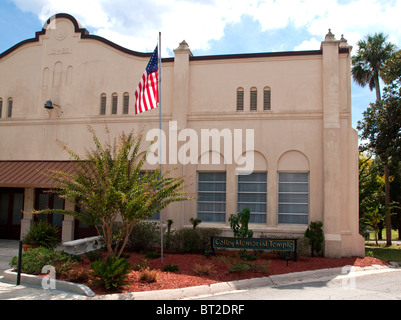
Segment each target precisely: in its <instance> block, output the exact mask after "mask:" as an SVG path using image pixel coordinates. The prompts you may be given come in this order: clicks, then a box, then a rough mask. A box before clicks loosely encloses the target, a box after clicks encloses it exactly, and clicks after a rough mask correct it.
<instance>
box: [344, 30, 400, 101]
mask: <svg viewBox="0 0 401 320" xmlns="http://www.w3.org/2000/svg"><path fill="white" fill-rule="evenodd" d="M387 38H388V37H387V36H385V35H383V33H375V34H374V35H373V36H372V35H368V36H367V37H366V38H365V39H364V40H360V41H358V50H357V54H356V55H355V56H353V57H352V70H351V72H352V77H353V79H354V80H355V82H356V83H358V84H359V85H360V86H362V87H365V86H366V85H367V84H368V85H369V89H370V90H371V91H372V90H373V89H376V100H377V101H380V100H381V91H380V82H379V79H380V77H381V73H380V72H381V68H382V67H383V65H384V63H385V62H386V60H387V59H388V58H389V57H390V56H391V54H392V53H393V52H394V50H395V46H394V44H392V43H389V42H386V41H387Z"/></svg>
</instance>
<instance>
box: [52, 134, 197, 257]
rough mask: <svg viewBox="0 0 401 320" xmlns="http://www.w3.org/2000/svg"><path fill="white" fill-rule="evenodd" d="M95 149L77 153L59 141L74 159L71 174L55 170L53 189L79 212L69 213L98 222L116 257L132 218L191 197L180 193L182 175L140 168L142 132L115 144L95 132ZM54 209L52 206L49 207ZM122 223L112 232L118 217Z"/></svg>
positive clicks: (91, 221)
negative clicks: (55, 184)
mask: <svg viewBox="0 0 401 320" xmlns="http://www.w3.org/2000/svg"><path fill="white" fill-rule="evenodd" d="M89 131H90V132H91V133H92V136H93V141H94V143H95V148H94V149H91V150H89V151H87V152H86V154H85V156H84V157H81V156H79V155H78V154H77V153H75V152H74V151H73V150H71V149H70V148H69V147H68V146H67V145H66V144H64V143H62V142H59V143H60V145H61V146H62V147H63V149H64V150H65V151H67V152H68V153H69V155H70V156H71V157H72V158H73V159H74V160H75V161H76V164H75V169H74V172H73V173H67V172H62V171H53V172H52V174H51V177H52V178H53V179H54V180H55V181H56V182H57V187H56V188H55V190H54V192H56V193H58V194H59V195H60V197H62V198H64V199H68V200H69V201H71V202H73V203H75V204H76V205H77V206H78V207H79V208H81V209H82V210H81V211H80V212H66V211H60V210H58V212H57V213H64V214H72V215H73V216H74V217H75V218H77V219H78V220H81V221H83V222H84V223H86V224H88V225H94V226H96V228H97V230H98V232H99V234H101V235H102V236H103V240H104V242H105V244H106V248H107V252H108V256H109V257H112V256H114V257H116V258H117V259H118V258H119V257H120V255H121V253H122V252H123V249H124V247H125V245H126V243H127V240H128V237H129V235H130V233H131V231H132V229H133V227H134V225H135V223H136V222H138V221H141V220H145V219H147V218H149V217H151V216H152V215H153V214H155V213H156V212H159V211H160V210H162V209H164V208H165V207H167V206H168V205H169V204H170V203H172V202H177V201H184V200H187V199H189V198H188V197H187V194H186V192H184V191H183V183H184V179H183V178H181V177H178V178H177V177H168V173H163V174H162V173H161V172H160V171H159V170H156V171H154V172H143V170H142V167H143V164H144V163H145V161H146V153H145V155H144V156H142V157H139V159H137V158H138V154H139V150H140V147H141V142H142V136H141V135H134V134H133V133H132V132H131V133H130V134H129V135H126V134H124V133H122V134H121V135H120V136H119V137H118V138H117V139H114V142H113V144H112V145H111V144H109V143H108V144H105V145H104V146H103V145H102V144H101V143H100V141H99V139H98V137H97V136H96V134H95V132H94V130H93V129H92V128H91V127H89ZM53 211H54V210H53ZM117 220H118V221H119V222H120V223H121V225H122V228H121V232H119V234H117V235H116V234H113V225H114V224H115V222H116V221H117Z"/></svg>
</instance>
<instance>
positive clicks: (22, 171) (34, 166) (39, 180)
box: [0, 161, 74, 188]
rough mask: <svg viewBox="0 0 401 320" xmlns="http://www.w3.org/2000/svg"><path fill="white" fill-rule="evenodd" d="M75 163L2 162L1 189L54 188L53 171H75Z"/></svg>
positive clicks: (0, 165) (0, 169) (0, 173)
mask: <svg viewBox="0 0 401 320" xmlns="http://www.w3.org/2000/svg"><path fill="white" fill-rule="evenodd" d="M73 164H74V161H0V187H7V188H52V187H54V186H55V182H54V181H53V180H52V179H51V178H50V177H49V176H48V174H49V173H50V171H51V170H58V171H64V172H71V173H72V171H73Z"/></svg>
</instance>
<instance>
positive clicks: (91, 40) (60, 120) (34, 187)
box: [0, 14, 364, 257]
mask: <svg viewBox="0 0 401 320" xmlns="http://www.w3.org/2000/svg"><path fill="white" fill-rule="evenodd" d="M350 55H351V47H349V46H348V44H347V42H346V41H345V40H344V39H341V40H336V38H335V37H334V35H332V34H331V32H329V33H328V34H327V36H326V39H325V41H323V42H322V44H321V48H317V50H316V51H302V52H275V53H258V54H238V55H218V56H193V55H192V53H191V51H190V49H189V46H188V45H187V44H186V42H182V43H181V44H180V45H179V46H178V48H177V49H176V50H175V51H174V57H172V58H163V59H162V123H163V124H162V127H163V132H165V134H166V139H165V140H166V141H165V146H166V153H165V154H164V155H163V156H164V157H165V158H166V161H165V164H164V165H163V170H165V169H167V168H176V167H177V168H178V171H177V172H178V173H179V174H181V175H184V176H186V177H188V178H187V181H188V186H187V190H188V191H189V192H191V193H193V194H194V195H196V199H194V200H190V201H187V202H183V203H179V204H174V205H171V206H170V207H168V208H167V209H165V210H164V211H163V220H164V222H165V221H166V220H167V219H172V220H173V221H174V225H173V226H174V227H175V228H180V227H184V226H188V225H190V222H189V219H190V218H191V217H198V218H200V219H201V220H202V223H201V225H200V227H210V226H212V227H219V228H222V229H223V230H224V233H225V234H226V235H231V229H230V226H229V223H228V218H229V216H230V214H233V213H236V212H238V210H240V209H241V208H244V207H249V208H250V209H251V214H252V215H251V224H250V228H251V229H252V230H253V231H254V233H255V235H256V236H259V235H261V234H264V235H300V236H301V235H303V233H304V231H305V230H306V228H307V225H308V224H309V223H310V222H311V221H323V223H324V232H325V246H324V252H325V255H326V256H329V257H339V256H363V255H364V243H363V239H362V237H361V236H360V235H359V227H358V225H359V224H358V136H357V132H356V131H355V130H354V129H353V128H352V126H351V73H350ZM149 58H150V54H143V53H138V52H134V51H131V50H128V49H125V48H122V47H120V46H118V45H116V44H114V43H112V42H110V41H108V40H106V39H103V38H100V37H98V36H94V35H90V34H89V33H88V32H87V31H86V30H85V29H83V28H82V27H81V26H80V25H79V24H78V22H77V21H76V20H75V18H73V17H72V16H70V15H67V14H58V15H56V16H53V17H52V18H50V19H49V21H48V23H46V24H45V26H44V27H43V30H42V31H40V32H37V33H36V37H35V38H33V39H28V40H26V41H23V42H21V43H19V44H17V45H15V46H14V47H12V48H10V49H9V50H7V51H5V52H4V53H1V54H0V115H1V117H0V150H1V152H0V217H1V218H0V238H16V237H17V238H19V237H20V236H21V232H20V230H21V229H22V233H23V232H25V230H27V228H29V226H30V225H31V223H32V221H33V217H32V215H30V214H24V215H22V214H21V210H22V209H23V210H24V211H25V212H29V211H30V210H32V209H33V208H37V209H39V208H43V207H46V206H49V207H55V208H56V207H66V208H69V207H71V206H72V205H71V204H69V203H64V201H62V200H60V199H58V198H57V196H55V195H49V194H47V193H44V192H43V190H44V189H46V188H48V187H50V186H51V181H50V180H49V179H46V178H45V177H44V176H43V175H41V174H40V172H41V171H43V170H45V169H47V168H51V167H52V168H68V166H69V160H70V159H69V157H68V154H66V153H65V151H63V150H61V149H60V147H59V146H58V145H57V143H56V140H57V139H59V140H61V141H63V142H66V143H67V144H68V145H69V146H70V147H71V148H72V149H73V150H74V151H76V152H78V153H83V152H84V150H85V148H88V147H91V146H92V140H91V134H90V133H89V132H88V130H87V124H90V125H91V126H93V127H94V129H95V130H96V132H97V134H98V136H99V137H100V138H101V139H103V140H106V139H110V138H113V137H114V136H117V135H118V134H119V133H121V132H122V131H125V132H130V131H131V130H136V131H140V130H142V132H144V133H147V132H149V131H150V130H151V129H157V128H159V109H154V110H151V111H148V112H146V113H142V114H139V115H134V104H135V101H134V99H135V96H134V92H135V89H136V87H137V85H138V82H139V80H140V77H141V76H142V73H143V72H144V70H145V67H146V65H147V63H148V61H149ZM47 101H52V104H53V109H48V108H45V107H44V105H45V103H46V102H47ZM106 126H107V127H108V129H109V131H110V133H109V134H108V133H106V131H105V128H106ZM156 131H157V130H156ZM212 133H215V134H216V135H217V136H219V135H220V136H222V139H221V145H220V149H219V148H218V146H217V147H215V148H214V149H215V150H214V151H213V150H212V148H213V147H212V146H213V143H212V139H210V141H209V139H208V134H212ZM215 137H216V136H214V138H215ZM223 138H224V139H223ZM247 139H248V140H247ZM188 141H190V142H191V146H192V147H191V148H190V150H187V151H188V152H190V155H188V152H183V151H184V150H186V149H185V144H186V143H187V142H188ZM216 141H217V140H213V142H216ZM183 146H184V147H183ZM186 146H188V144H187V145H186ZM194 146H195V147H194ZM236 146H237V147H236ZM238 148H239V149H238ZM143 151H145V150H143ZM180 151H181V152H180ZM209 160H210V161H209ZM214 163H215V164H214ZM249 165H251V169H253V170H252V172H253V173H252V174H250V175H238V174H237V169H238V168H241V167H244V166H248V168H249ZM147 167H148V169H152V168H153V167H154V165H151V164H148V165H147ZM50 219H52V220H51V221H52V222H53V223H54V224H57V225H59V226H60V227H61V228H62V238H63V240H64V241H66V240H70V239H74V238H79V237H82V236H85V235H87V234H89V233H87V232H86V231H87V230H88V228H86V227H85V226H82V225H80V224H79V222H76V221H74V220H73V219H72V218H71V217H69V216H64V217H56V216H55V217H51V218H50Z"/></svg>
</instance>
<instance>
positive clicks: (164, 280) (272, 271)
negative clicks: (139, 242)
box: [63, 251, 387, 294]
mask: <svg viewBox="0 0 401 320" xmlns="http://www.w3.org/2000/svg"><path fill="white" fill-rule="evenodd" d="M129 255H130V257H129V258H127V260H128V261H129V262H130V263H132V264H139V263H141V261H143V260H144V259H145V256H144V255H143V254H139V253H129ZM234 260H235V261H242V260H240V259H239V258H238V256H237V255H236V253H235V252H226V251H223V252H217V253H216V255H215V256H213V257H211V258H206V257H205V256H203V255H200V254H164V265H168V264H171V265H178V267H179V271H178V272H164V271H163V265H162V264H161V259H160V258H156V259H148V262H149V268H150V269H151V270H152V269H156V270H158V274H157V281H156V282H153V283H147V282H144V281H141V280H140V279H139V271H132V272H131V273H130V274H129V277H128V281H129V282H130V285H127V286H125V287H124V288H123V289H122V290H120V291H117V293H127V292H139V291H151V290H163V289H176V288H184V287H192V286H200V285H210V284H212V283H217V282H226V281H234V280H242V279H250V278H259V277H268V276H271V275H277V274H284V273H292V272H300V271H310V270H317V269H327V268H337V267H343V266H347V265H350V266H356V267H366V266H370V265H373V264H377V265H387V263H386V262H384V261H382V260H379V259H376V258H371V257H365V258H355V257H352V258H339V259H330V258H322V257H314V258H312V257H304V256H301V257H298V262H294V261H293V260H290V261H289V262H288V266H287V262H286V261H285V260H284V259H283V258H281V257H277V256H275V255H271V254H266V253H265V254H262V255H258V259H257V260H256V261H254V262H249V263H251V264H256V265H265V266H266V265H268V266H269V267H268V271H267V272H266V269H265V270H249V271H243V272H229V271H228V270H229V267H230V265H231V263H230V262H232V261H234ZM196 264H198V265H207V264H212V265H213V266H212V268H211V272H210V274H209V275H205V276H199V275H196V273H195V271H194V267H195V265H196ZM80 266H81V267H84V268H85V269H88V270H89V268H90V267H89V261H88V260H86V259H85V260H84V262H82V263H80ZM63 280H67V281H68V280H69V279H68V278H64V279H63ZM84 284H85V285H87V286H88V287H90V288H91V289H92V290H93V291H94V292H95V293H96V294H109V293H116V291H114V292H110V291H106V290H104V289H102V288H99V287H96V286H94V285H93V284H92V283H91V281H89V282H87V283H84Z"/></svg>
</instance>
